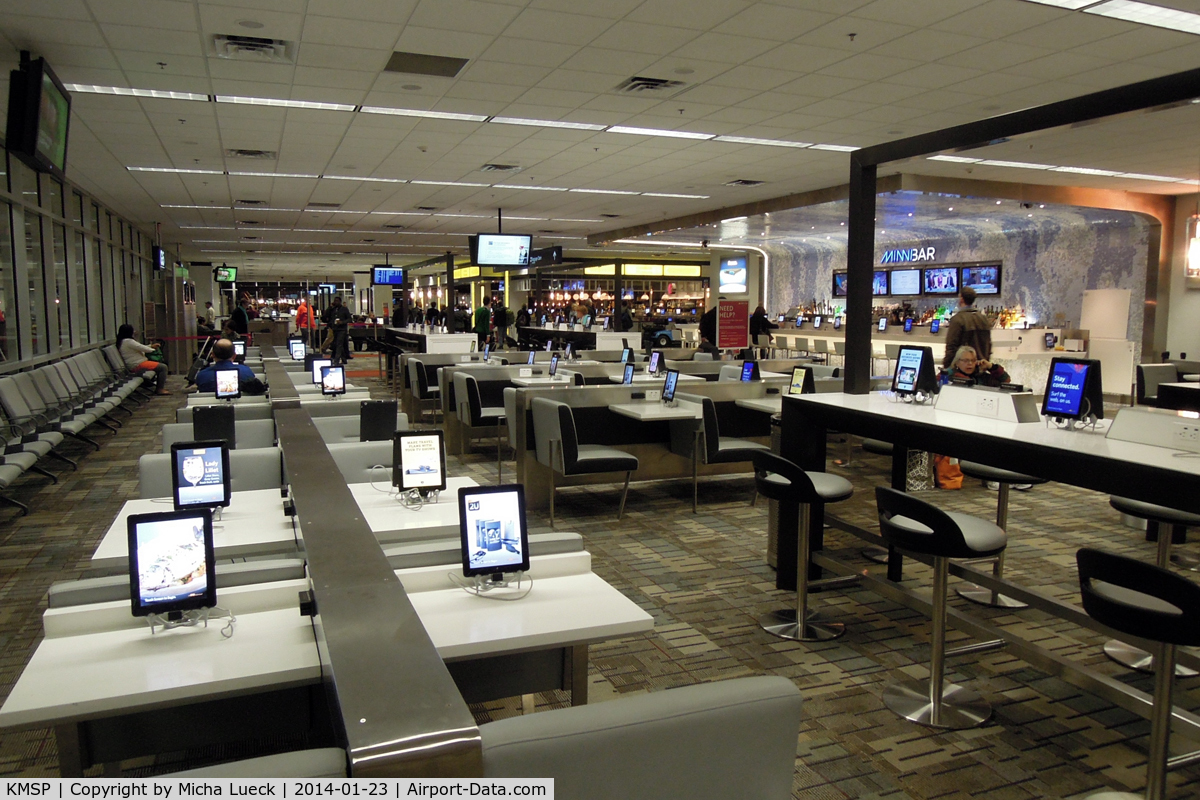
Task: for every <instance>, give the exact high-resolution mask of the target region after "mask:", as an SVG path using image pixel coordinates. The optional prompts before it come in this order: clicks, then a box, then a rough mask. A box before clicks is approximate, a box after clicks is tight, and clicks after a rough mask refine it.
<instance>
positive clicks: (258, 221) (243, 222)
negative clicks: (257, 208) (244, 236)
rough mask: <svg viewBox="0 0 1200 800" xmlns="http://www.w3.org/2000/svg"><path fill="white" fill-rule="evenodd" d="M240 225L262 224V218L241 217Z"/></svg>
mask: <svg viewBox="0 0 1200 800" xmlns="http://www.w3.org/2000/svg"><path fill="white" fill-rule="evenodd" d="M238 225H262V220H261V219H240V220H238Z"/></svg>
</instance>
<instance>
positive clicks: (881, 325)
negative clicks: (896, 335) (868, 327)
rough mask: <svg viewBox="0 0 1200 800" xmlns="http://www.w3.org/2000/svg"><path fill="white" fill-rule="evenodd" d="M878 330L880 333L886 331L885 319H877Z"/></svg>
mask: <svg viewBox="0 0 1200 800" xmlns="http://www.w3.org/2000/svg"><path fill="white" fill-rule="evenodd" d="M879 330H880V332H881V333H882V332H883V331H886V330H887V317H880V318H879Z"/></svg>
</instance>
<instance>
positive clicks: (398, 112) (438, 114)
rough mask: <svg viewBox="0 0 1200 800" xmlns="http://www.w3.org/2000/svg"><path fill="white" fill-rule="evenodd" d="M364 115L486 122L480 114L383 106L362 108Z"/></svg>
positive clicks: (485, 118)
mask: <svg viewBox="0 0 1200 800" xmlns="http://www.w3.org/2000/svg"><path fill="white" fill-rule="evenodd" d="M359 110H360V111H362V112H363V113H364V114H386V115H388V116H393V117H421V118H423V119H452V120H457V121H459V122H486V121H487V117H486V116H484V115H482V114H458V113H455V112H451V111H422V110H421V109H418V108H385V107H383V106H363V107H362V108H360V109H359Z"/></svg>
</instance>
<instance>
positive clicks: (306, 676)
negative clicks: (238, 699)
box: [0, 608, 321, 727]
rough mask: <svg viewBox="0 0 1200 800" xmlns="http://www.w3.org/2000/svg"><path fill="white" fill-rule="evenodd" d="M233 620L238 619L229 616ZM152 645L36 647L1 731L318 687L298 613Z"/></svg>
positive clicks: (56, 643) (317, 670) (82, 641)
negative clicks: (218, 698)
mask: <svg viewBox="0 0 1200 800" xmlns="http://www.w3.org/2000/svg"><path fill="white" fill-rule="evenodd" d="M234 611H235V613H236V609H235V610H234ZM224 624H225V621H224V620H214V621H213V622H211V623H210V624H209V626H208V627H207V628H205V627H202V626H197V627H192V628H177V629H175V630H170V631H159V632H157V633H155V634H154V635H153V636H152V635H151V634H150V629H149V627H131V628H125V629H122V630H115V631H105V632H102V633H89V634H81V635H78V636H64V637H59V638H49V639H43V640H42V642H41V643H40V644H39V645H38V647H37V650H36V651H35V652H34V654H33V658H32V659H30V661H29V664H27V665H26V667H25V671H24V672H22V673H21V678H20V680H18V681H17V683H16V685H14V686H13V688H12V691H11V692H10V693H9V695H8V699H7V700H5V702H4V707H3V708H2V709H0V727H10V726H27V725H35V724H36V725H46V724H51V723H53V724H57V723H61V722H66V721H70V720H80V719H88V718H95V717H103V716H110V715H113V714H116V713H122V714H123V713H129V712H134V711H143V710H150V709H153V708H159V707H164V706H175V705H182V704H184V703H190V702H194V701H196V700H200V699H203V698H206V697H214V696H221V695H228V694H231V693H244V692H250V691H253V690H255V689H260V688H263V689H265V688H270V689H282V688H286V687H288V686H296V685H301V684H306V683H315V682H316V681H319V680H320V679H321V661H320V657H319V656H318V654H317V647H316V640H315V638H314V636H313V628H312V620H311V619H310V618H309V617H302V616H300V613H299V612H298V611H297V610H296V608H288V609H280V610H274V611H261V612H257V613H251V614H238V617H237V627H236V629H235V632H234V635H233V637H232V638H230V639H224V638H222V637H221V628H222V627H223V626H224Z"/></svg>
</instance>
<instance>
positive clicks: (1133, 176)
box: [1117, 172, 1180, 183]
mask: <svg viewBox="0 0 1200 800" xmlns="http://www.w3.org/2000/svg"><path fill="white" fill-rule="evenodd" d="M1117 177H1118V178H1128V179H1130V180H1134V181H1158V182H1159V183H1179V182H1180V179H1179V178H1168V177H1166V176H1165V175H1145V174H1143V173H1141V172H1122V173H1120V174H1119V175H1117Z"/></svg>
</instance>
